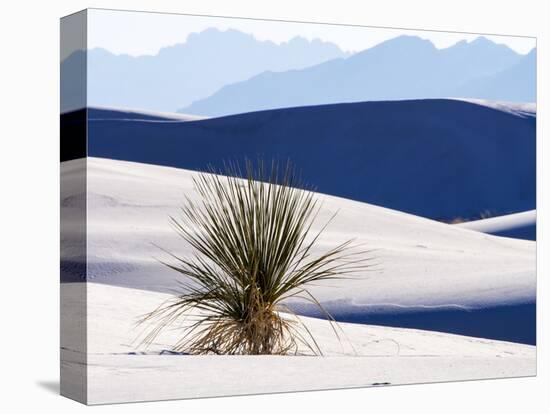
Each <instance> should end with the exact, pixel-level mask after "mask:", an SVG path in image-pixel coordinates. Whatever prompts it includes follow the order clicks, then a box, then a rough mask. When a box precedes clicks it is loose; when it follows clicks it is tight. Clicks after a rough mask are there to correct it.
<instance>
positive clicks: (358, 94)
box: [178, 36, 536, 116]
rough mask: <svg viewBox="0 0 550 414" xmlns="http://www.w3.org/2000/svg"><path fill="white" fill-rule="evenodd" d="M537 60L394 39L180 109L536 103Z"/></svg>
mask: <svg viewBox="0 0 550 414" xmlns="http://www.w3.org/2000/svg"><path fill="white" fill-rule="evenodd" d="M535 56H536V52H535V51H534V50H533V51H532V52H531V53H529V54H528V55H526V56H525V55H521V54H518V53H516V52H515V51H513V50H512V49H510V48H509V47H507V46H505V45H499V44H496V43H494V42H492V41H490V40H488V39H486V38H484V37H479V38H477V39H476V40H474V41H472V42H466V41H461V42H458V43H457V44H455V45H453V46H451V47H449V48H446V49H437V48H436V47H435V46H434V45H433V44H432V43H431V42H430V41H429V40H425V39H421V38H419V37H416V36H400V37H397V38H393V39H390V40H388V41H386V42H383V43H380V44H378V45H376V46H374V47H372V48H370V49H367V50H364V51H362V52H359V53H356V54H354V55H352V56H350V57H347V58H339V59H333V60H330V61H327V62H323V63H320V64H318V65H315V66H312V67H308V68H304V69H301V70H291V71H286V72H278V73H275V72H272V71H271V72H264V73H261V74H259V75H257V76H254V77H253V78H251V79H248V80H246V81H243V82H239V83H234V84H231V85H226V86H224V87H222V88H221V89H220V90H219V91H218V92H216V93H215V94H213V95H212V96H210V97H208V98H205V99H202V100H198V101H196V102H194V103H193V104H191V105H189V106H187V107H183V108H182V109H181V110H179V111H178V112H183V113H188V114H196V115H204V116H223V115H231V114H237V113H245V112H252V111H259V110H266V109H275V108H287V107H298V106H306V105H323V104H331V103H340V102H362V101H377V100H397V99H418V98H445V97H457V98H478V99H489V100H495V99H498V100H505V101H518V102H534V100H535V89H536V86H535V63H536V62H535Z"/></svg>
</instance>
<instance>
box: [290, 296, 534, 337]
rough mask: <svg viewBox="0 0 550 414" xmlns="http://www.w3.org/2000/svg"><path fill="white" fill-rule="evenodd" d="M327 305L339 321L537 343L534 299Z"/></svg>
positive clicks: (309, 311) (307, 311)
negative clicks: (418, 306) (476, 304)
mask: <svg viewBox="0 0 550 414" xmlns="http://www.w3.org/2000/svg"><path fill="white" fill-rule="evenodd" d="M293 308H294V306H293ZM327 308H328V310H329V312H330V314H331V315H332V316H333V317H334V318H335V319H336V320H337V321H339V322H350V323H361V324H369V325H380V326H390V327H396V328H412V329H422V330H428V331H437V332H445V333H451V334H458V335H465V336H473V337H478V338H485V339H496V340H501V341H509V342H518V343H522V344H529V345H536V340H537V338H536V331H537V329H536V304H535V303H525V304H517V305H504V306H496V307H491V308H482V309H473V310H462V309H437V310H422V311H412V312H388V313H384V312H373V313H365V312H364V311H363V312H361V311H356V312H354V311H352V312H350V311H344V310H337V309H335V310H331V309H330V306H328V307H327ZM296 311H297V312H298V313H299V314H302V315H304V316H314V317H319V318H322V317H323V316H322V315H321V314H320V312H319V311H318V310H316V309H313V308H312V307H310V306H307V307H302V306H300V305H297V306H296Z"/></svg>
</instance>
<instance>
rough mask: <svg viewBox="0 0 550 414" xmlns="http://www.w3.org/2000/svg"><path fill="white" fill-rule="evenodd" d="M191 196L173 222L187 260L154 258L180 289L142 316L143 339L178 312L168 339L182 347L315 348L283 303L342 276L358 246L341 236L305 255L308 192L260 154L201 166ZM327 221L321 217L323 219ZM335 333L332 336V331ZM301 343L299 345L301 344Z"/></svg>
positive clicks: (315, 207) (350, 269)
mask: <svg viewBox="0 0 550 414" xmlns="http://www.w3.org/2000/svg"><path fill="white" fill-rule="evenodd" d="M194 185H195V189H196V191H197V193H198V195H199V196H200V198H199V201H198V202H196V201H193V200H192V199H191V198H189V197H187V198H186V201H185V204H184V206H183V207H182V208H181V215H180V216H179V217H171V218H170V221H171V223H172V225H173V227H174V229H175V230H176V231H177V232H178V234H179V235H180V236H181V237H182V239H183V240H184V241H185V242H187V243H189V245H190V246H191V247H192V248H193V250H194V255H193V256H192V257H190V258H189V257H180V256H177V255H175V254H172V253H169V252H166V253H168V254H170V256H171V257H172V259H173V260H172V262H171V263H168V262H164V261H163V263H164V264H165V265H166V266H168V267H169V268H171V269H173V270H174V271H176V272H178V273H180V274H181V275H182V276H184V278H182V282H181V293H180V294H179V295H178V296H175V297H174V299H173V300H170V301H168V302H166V303H164V304H162V305H161V306H160V307H159V308H157V309H155V310H153V311H152V312H151V313H149V314H147V315H144V316H143V318H142V319H141V322H149V323H152V326H153V328H152V329H151V330H150V331H148V332H147V334H146V336H145V339H144V342H146V343H150V342H152V341H153V340H154V339H155V338H156V337H157V335H159V334H160V333H161V331H162V330H163V329H165V328H167V327H173V326H174V324H175V323H177V321H179V320H180V319H182V318H190V322H189V324H187V325H185V328H183V330H182V335H181V337H180V339H179V340H178V342H177V343H176V344H175V345H174V350H175V351H180V352H188V353H191V354H209V353H215V354H246V355H260V354H296V353H298V352H299V351H298V350H299V349H300V348H301V347H300V345H302V346H305V347H307V349H308V350H309V351H311V353H313V354H316V355H319V354H322V350H321V348H320V347H319V345H318V344H317V342H316V341H315V338H314V337H313V335H311V333H310V332H309V330H308V329H307V327H306V326H305V325H304V324H303V323H302V322H301V320H300V318H299V316H298V315H296V314H294V313H293V312H292V310H291V309H289V308H288V307H287V306H286V305H285V303H284V302H285V301H286V300H288V299H291V298H302V299H303V300H306V301H309V302H311V303H314V304H315V305H317V306H318V307H319V308H320V309H321V310H322V311H323V312H324V314H325V315H326V316H327V318H328V319H329V320H331V321H332V322H331V323H334V320H333V319H332V318H331V317H330V315H329V314H328V312H325V311H324V309H322V306H321V305H320V303H319V302H318V301H317V300H316V299H315V298H314V296H313V295H312V294H311V293H310V292H309V291H308V290H307V287H308V286H309V285H311V284H312V283H314V282H319V281H323V280H328V279H337V278H344V277H349V275H351V274H353V273H357V272H361V271H363V270H365V269H366V268H367V263H366V262H367V261H368V258H366V257H365V256H364V253H365V252H364V251H358V250H356V248H355V247H354V246H352V241H347V242H345V243H342V244H340V245H338V246H336V247H334V248H332V249H330V250H328V251H326V252H324V253H321V254H316V255H314V254H313V248H314V246H315V244H316V242H317V240H318V238H319V236H320V235H321V233H322V231H323V230H324V229H325V228H326V224H325V226H324V227H323V228H322V229H321V231H319V232H317V233H316V234H310V233H312V232H311V228H312V224H313V222H314V220H315V218H316V216H317V213H318V212H319V208H320V202H319V201H318V199H317V198H316V197H315V193H313V192H312V191H309V190H305V189H303V188H300V187H301V185H300V182H298V180H297V179H296V175H295V170H294V169H293V167H292V166H291V165H290V163H287V164H286V166H284V167H283V168H279V165H278V163H276V162H272V163H270V164H269V165H268V166H267V167H266V165H265V164H264V163H263V162H261V161H259V162H257V163H256V164H254V163H252V162H251V161H246V162H245V169H244V174H242V173H241V170H240V169H239V168H238V167H237V166H236V165H235V164H231V165H226V169H225V171H224V172H223V175H221V174H220V173H219V171H215V170H211V171H210V172H209V173H200V174H198V175H197V176H196V178H194ZM327 224H328V223H327ZM335 334H338V332H337V330H336V329H335ZM302 349H303V348H302Z"/></svg>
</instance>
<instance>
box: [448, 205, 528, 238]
mask: <svg viewBox="0 0 550 414" xmlns="http://www.w3.org/2000/svg"><path fill="white" fill-rule="evenodd" d="M456 226H457V227H461V228H463V229H470V230H475V231H480V232H483V233H487V234H495V235H498V236H505V237H515V238H524V239H529V240H534V239H535V238H536V234H537V211H536V210H531V211H524V212H522V213H515V214H508V215H505V216H499V217H490V218H486V219H482V220H475V221H468V222H465V223H459V224H456Z"/></svg>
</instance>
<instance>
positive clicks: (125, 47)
mask: <svg viewBox="0 0 550 414" xmlns="http://www.w3.org/2000/svg"><path fill="white" fill-rule="evenodd" d="M210 27H215V28H218V29H220V30H226V29H230V28H231V29H236V30H239V31H241V32H244V33H249V34H252V35H254V37H255V38H256V39H259V40H271V41H273V42H275V43H281V42H285V41H288V40H289V39H291V38H293V37H295V36H301V37H304V38H307V39H310V40H312V39H315V38H317V39H321V40H324V41H327V42H332V43H335V44H336V45H338V46H339V47H340V48H341V49H343V50H345V51H350V52H357V51H360V50H364V49H367V48H369V47H372V46H374V45H376V44H378V43H380V42H383V41H385V40H387V39H390V38H393V37H396V36H399V35H403V34H407V35H416V36H419V37H422V38H424V39H429V40H430V41H431V42H432V43H433V44H434V45H435V46H436V47H438V48H444V47H448V46H451V45H453V44H455V43H456V42H458V41H460V40H463V39H465V40H467V41H471V40H473V39H475V38H476V37H478V36H479V35H478V34H464V33H450V32H433V31H418V30H404V29H386V28H372V27H349V26H339V25H329V24H310V23H308V24H304V23H290V22H273V21H265V20H250V19H235V18H218V17H202V16H185V15H177V14H161V13H142V12H120V11H110V10H94V9H92V10H89V24H88V47H89V48H95V47H102V48H104V49H107V50H109V51H111V52H113V53H117V54H119V53H126V54H130V55H134V56H137V55H152V54H156V53H157V52H158V50H159V49H160V48H162V47H165V46H171V45H174V44H177V43H184V42H185V40H186V39H187V36H188V35H189V33H193V32H201V31H203V30H205V29H207V28H210ZM485 37H487V38H489V39H491V40H492V41H494V42H496V43H503V44H506V45H508V46H509V47H511V48H512V49H514V50H516V51H517V52H519V53H527V52H529V51H530V50H531V49H532V48H533V47H535V39H534V38H529V37H514V36H494V35H491V36H488V35H485Z"/></svg>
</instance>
